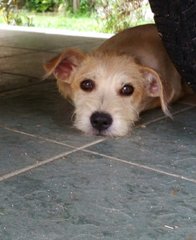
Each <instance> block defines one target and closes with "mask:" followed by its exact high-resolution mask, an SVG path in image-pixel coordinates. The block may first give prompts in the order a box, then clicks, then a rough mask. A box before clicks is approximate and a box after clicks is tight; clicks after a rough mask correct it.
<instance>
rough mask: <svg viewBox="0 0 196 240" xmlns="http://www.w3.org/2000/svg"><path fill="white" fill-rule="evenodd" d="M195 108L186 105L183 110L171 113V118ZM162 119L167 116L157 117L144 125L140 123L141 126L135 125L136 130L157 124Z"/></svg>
mask: <svg viewBox="0 0 196 240" xmlns="http://www.w3.org/2000/svg"><path fill="white" fill-rule="evenodd" d="M195 107H196V106H192V105H188V107H184V108H183V109H181V110H177V111H175V112H173V113H172V116H176V115H178V114H180V113H183V112H186V111H188V110H191V109H194V108H195ZM164 119H168V117H167V116H160V117H157V118H156V119H154V120H150V121H147V122H144V123H142V124H139V125H136V128H140V127H141V126H148V125H150V124H152V123H156V122H159V121H161V120H164ZM174 121H175V119H174Z"/></svg>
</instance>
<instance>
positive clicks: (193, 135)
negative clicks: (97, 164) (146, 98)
mask: <svg viewBox="0 0 196 240" xmlns="http://www.w3.org/2000/svg"><path fill="white" fill-rule="evenodd" d="M195 119H196V108H194V109H192V110H189V111H186V112H184V113H181V114H178V115H176V116H175V118H174V121H172V120H169V119H165V120H162V121H159V122H156V124H151V125H149V126H147V127H146V128H143V129H142V128H138V129H135V130H134V131H133V133H132V135H130V136H128V137H125V138H121V139H113V140H111V139H108V140H107V141H105V142H104V143H100V144H97V145H95V146H93V147H90V150H93V151H96V152H99V153H102V154H106V155H109V156H115V157H118V158H121V159H124V160H127V161H130V162H134V163H139V164H145V165H148V166H150V167H152V168H154V167H156V168H158V169H161V170H164V171H169V172H172V173H177V174H180V175H184V176H187V177H193V178H195V176H196V148H195V139H196V122H195Z"/></svg>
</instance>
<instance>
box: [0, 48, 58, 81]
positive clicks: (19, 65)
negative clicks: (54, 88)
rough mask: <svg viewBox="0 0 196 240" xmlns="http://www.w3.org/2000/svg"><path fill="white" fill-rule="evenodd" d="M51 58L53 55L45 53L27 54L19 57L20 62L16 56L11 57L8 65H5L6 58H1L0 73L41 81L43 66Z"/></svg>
mask: <svg viewBox="0 0 196 240" xmlns="http://www.w3.org/2000/svg"><path fill="white" fill-rule="evenodd" d="M53 56H54V54H53V53H47V52H36V53H29V54H28V55H27V54H25V55H21V56H20V60H19V57H18V56H13V57H11V58H10V59H9V64H7V62H8V60H7V59H6V58H2V59H1V66H0V71H1V72H6V73H12V74H21V75H25V76H27V77H37V78H39V79H40V80H41V79H42V78H43V76H44V74H45V72H44V69H43V64H44V63H45V62H46V61H48V60H49V59H50V58H52V57H53Z"/></svg>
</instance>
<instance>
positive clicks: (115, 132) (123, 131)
mask: <svg viewBox="0 0 196 240" xmlns="http://www.w3.org/2000/svg"><path fill="white" fill-rule="evenodd" d="M74 126H75V127H76V128H77V129H78V130H80V131H82V132H83V133H84V134H85V135H88V136H92V135H93V136H103V137H123V136H125V135H127V134H128V133H129V132H130V130H131V124H130V125H128V124H122V125H120V126H119V124H118V125H115V124H112V125H111V126H110V127H109V128H108V129H106V130H102V131H99V130H96V129H94V128H93V127H92V126H91V124H90V123H89V122H88V123H86V124H85V121H75V123H74Z"/></svg>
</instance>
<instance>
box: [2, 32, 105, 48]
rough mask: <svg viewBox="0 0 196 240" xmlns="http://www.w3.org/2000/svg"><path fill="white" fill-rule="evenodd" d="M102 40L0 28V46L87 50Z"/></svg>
mask: <svg viewBox="0 0 196 240" xmlns="http://www.w3.org/2000/svg"><path fill="white" fill-rule="evenodd" d="M102 42H103V39H101V38H92V37H81V36H80V37H77V36H63V35H57V34H45V33H35V32H22V31H21V32H20V31H8V30H0V45H1V46H6V47H18V48H23V49H25V48H26V49H31V50H33V49H34V50H36V49H37V50H49V51H51V50H54V49H60V48H65V47H81V48H82V49H84V50H87V49H91V48H94V47H96V46H99V45H100V44H101V43H102Z"/></svg>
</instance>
